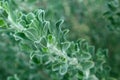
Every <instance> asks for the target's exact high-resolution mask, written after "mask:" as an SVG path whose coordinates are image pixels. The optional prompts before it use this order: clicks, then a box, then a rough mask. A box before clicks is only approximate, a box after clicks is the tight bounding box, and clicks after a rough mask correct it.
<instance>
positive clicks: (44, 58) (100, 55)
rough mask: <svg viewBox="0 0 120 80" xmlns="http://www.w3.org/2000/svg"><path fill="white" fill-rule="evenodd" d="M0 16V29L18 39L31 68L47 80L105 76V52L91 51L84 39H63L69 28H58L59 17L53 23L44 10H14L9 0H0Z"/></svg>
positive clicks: (103, 79)
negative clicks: (46, 17)
mask: <svg viewBox="0 0 120 80" xmlns="http://www.w3.org/2000/svg"><path fill="white" fill-rule="evenodd" d="M0 16H1V17H0V29H1V30H0V31H1V32H4V33H5V32H6V31H7V32H10V33H11V36H13V37H14V38H15V40H16V41H17V42H19V44H18V45H19V47H20V50H21V51H23V52H24V53H29V57H30V59H29V67H30V68H31V69H34V68H36V67H37V66H38V67H39V68H42V70H44V71H45V72H46V73H47V74H48V75H49V76H50V78H51V80H107V79H108V76H107V75H108V72H109V70H110V68H109V66H107V64H106V63H107V62H106V57H107V53H108V51H107V50H102V49H98V50H96V51H95V48H94V46H91V45H89V44H88V42H87V41H85V40H84V39H80V40H78V41H76V42H73V41H69V40H67V37H66V36H67V33H68V32H69V30H68V29H65V30H63V29H62V23H63V22H64V20H63V19H60V20H58V21H57V22H56V23H55V25H53V24H52V23H50V21H47V20H46V19H45V11H44V10H41V9H37V10H35V11H33V12H29V13H27V14H25V13H23V12H21V11H19V10H16V9H14V8H13V7H12V1H11V0H9V1H1V2H0ZM15 74H16V73H15ZM33 76H34V74H33ZM18 77H19V75H18ZM11 78H14V79H15V80H19V79H18V78H16V76H14V77H8V80H11ZM20 79H21V77H20ZM38 80H39V79H38Z"/></svg>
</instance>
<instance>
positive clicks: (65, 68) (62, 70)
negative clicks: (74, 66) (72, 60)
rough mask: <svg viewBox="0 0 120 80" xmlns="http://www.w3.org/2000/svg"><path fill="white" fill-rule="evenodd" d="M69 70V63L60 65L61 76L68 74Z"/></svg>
mask: <svg viewBox="0 0 120 80" xmlns="http://www.w3.org/2000/svg"><path fill="white" fill-rule="evenodd" d="M67 70H68V64H67V63H65V64H62V65H60V70H59V73H60V74H61V75H65V74H66V73H67Z"/></svg>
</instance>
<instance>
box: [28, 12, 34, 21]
mask: <svg viewBox="0 0 120 80" xmlns="http://www.w3.org/2000/svg"><path fill="white" fill-rule="evenodd" d="M34 18H35V15H34V14H33V13H29V14H27V15H26V20H27V22H28V23H31V21H32V20H33V19H34Z"/></svg>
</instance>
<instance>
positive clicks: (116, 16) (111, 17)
mask: <svg viewBox="0 0 120 80" xmlns="http://www.w3.org/2000/svg"><path fill="white" fill-rule="evenodd" d="M107 7H108V10H106V12H105V13H104V15H105V17H106V18H107V20H108V21H109V25H108V27H109V29H111V30H118V31H119V30H120V27H119V25H120V2H119V0H110V1H109V2H108V4H107Z"/></svg>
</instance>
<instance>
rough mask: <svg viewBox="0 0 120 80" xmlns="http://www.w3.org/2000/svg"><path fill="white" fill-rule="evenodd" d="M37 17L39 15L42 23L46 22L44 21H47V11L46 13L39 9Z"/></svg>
mask: <svg viewBox="0 0 120 80" xmlns="http://www.w3.org/2000/svg"><path fill="white" fill-rule="evenodd" d="M37 15H38V19H39V20H40V21H44V20H45V11H44V10H42V9H39V10H38V11H37Z"/></svg>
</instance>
